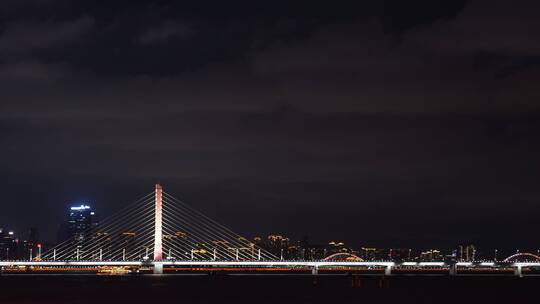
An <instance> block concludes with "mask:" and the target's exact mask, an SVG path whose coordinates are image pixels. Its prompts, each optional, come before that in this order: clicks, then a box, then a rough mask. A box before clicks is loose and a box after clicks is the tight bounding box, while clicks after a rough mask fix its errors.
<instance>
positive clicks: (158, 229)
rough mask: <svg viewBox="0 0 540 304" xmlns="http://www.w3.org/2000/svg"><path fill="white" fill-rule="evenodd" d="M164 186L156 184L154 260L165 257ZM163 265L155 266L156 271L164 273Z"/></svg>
mask: <svg viewBox="0 0 540 304" xmlns="http://www.w3.org/2000/svg"><path fill="white" fill-rule="evenodd" d="M162 198H163V188H162V187H161V185H160V184H156V188H155V208H154V213H155V219H154V262H161V260H162V259H163V201H162ZM162 272H163V268H162V267H156V266H154V273H162Z"/></svg>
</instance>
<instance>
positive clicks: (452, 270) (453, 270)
mask: <svg viewBox="0 0 540 304" xmlns="http://www.w3.org/2000/svg"><path fill="white" fill-rule="evenodd" d="M449 268H450V270H449V275H450V276H455V275H456V273H457V266H456V264H455V263H454V264H452V265H450V267H449Z"/></svg>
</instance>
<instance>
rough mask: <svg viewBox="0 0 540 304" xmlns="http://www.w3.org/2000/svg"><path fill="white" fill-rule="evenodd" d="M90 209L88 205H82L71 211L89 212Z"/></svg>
mask: <svg viewBox="0 0 540 304" xmlns="http://www.w3.org/2000/svg"><path fill="white" fill-rule="evenodd" d="M88 209H90V206H88V205H80V206H76V207H71V210H74V211H80V210H88Z"/></svg>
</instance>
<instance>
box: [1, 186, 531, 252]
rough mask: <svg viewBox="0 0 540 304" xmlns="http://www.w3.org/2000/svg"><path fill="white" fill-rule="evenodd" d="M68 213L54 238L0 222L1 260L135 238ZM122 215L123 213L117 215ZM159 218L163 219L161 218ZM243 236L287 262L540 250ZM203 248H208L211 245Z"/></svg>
mask: <svg viewBox="0 0 540 304" xmlns="http://www.w3.org/2000/svg"><path fill="white" fill-rule="evenodd" d="M156 187H158V186H156ZM156 189H157V188H156ZM159 189H161V186H159ZM156 208H157V207H156ZM124 210H125V209H124ZM127 210H129V209H127ZM67 211H68V212H67V214H66V221H65V222H62V223H59V224H58V225H57V226H58V227H59V231H58V239H57V240H56V242H51V241H50V240H46V239H44V238H39V237H38V236H39V229H37V228H36V227H31V228H30V229H29V230H28V231H29V232H28V235H25V234H22V233H17V232H15V231H13V230H11V229H5V228H4V227H2V226H1V225H0V235H1V236H2V237H1V238H0V239H2V240H3V242H2V243H1V244H0V245H1V246H0V259H9V256H10V250H11V256H12V257H13V258H17V259H25V258H26V257H28V256H29V255H30V256H32V254H34V257H35V255H36V253H37V252H38V247H39V252H40V253H41V249H42V248H43V249H44V250H49V251H50V249H51V248H54V247H56V246H57V245H58V244H61V243H64V242H66V241H69V240H71V241H70V242H74V244H81V246H83V245H84V243H85V242H87V241H88V240H93V239H94V238H96V235H110V237H113V238H116V237H121V239H122V241H121V242H126V241H127V239H126V240H123V239H124V237H123V235H130V237H132V238H134V239H135V238H137V235H139V234H140V232H137V231H138V230H137V229H135V228H131V229H127V228H126V229H124V230H122V229H120V230H118V227H117V228H116V229H117V230H116V232H114V233H113V232H112V231H110V229H109V228H107V227H110V225H105V226H104V227H101V226H100V225H99V220H98V218H97V216H96V213H95V209H94V208H93V207H92V206H91V204H89V203H81V204H80V205H79V204H75V205H71V206H70V207H68V208H67ZM147 212H150V213H152V210H147ZM197 212H198V211H197ZM116 214H118V213H116ZM120 215H122V214H121V213H120ZM108 220H110V219H109V217H107V216H105V222H107V221H108ZM156 221H157V218H156ZM160 221H161V219H160V220H159V222H160ZM193 224H197V223H193ZM157 225H161V224H157ZM111 233H112V234H111ZM179 235H181V238H182V239H189V238H191V233H190V232H188V231H187V230H183V229H180V230H177V231H169V232H168V233H165V234H164V235H163V237H162V236H161V232H160V233H159V234H156V237H157V238H158V239H159V240H161V239H162V238H163V239H164V240H167V239H169V238H171V237H172V238H177V237H178V236H179ZM244 235H246V236H250V237H248V238H247V239H246V240H248V241H249V242H250V243H251V244H252V245H254V246H256V247H257V248H265V250H268V251H269V252H270V253H272V254H273V255H274V258H277V257H280V258H279V259H281V260H283V259H284V258H285V259H286V260H287V259H292V260H322V259H325V258H327V257H329V256H332V255H334V254H337V253H347V254H350V255H351V257H359V258H362V259H363V260H366V261H369V260H381V261H385V260H391V261H448V260H449V259H450V260H455V261H459V262H474V261H498V260H499V261H500V260H503V259H505V257H507V256H508V257H509V256H513V255H514V254H520V253H521V254H527V255H528V254H531V256H533V255H535V256H540V249H535V250H531V248H523V247H520V248H517V249H510V248H506V247H505V246H497V247H496V248H478V247H477V246H476V245H475V244H473V243H471V242H467V241H462V242H456V243H455V244H447V246H445V247H440V248H434V247H433V246H430V244H424V245H423V246H421V247H414V248H413V247H411V246H409V247H395V246H394V247H392V246H379V245H380V244H365V243H362V242H358V241H353V242H351V243H345V242H343V240H342V239H340V238H334V239H332V240H326V241H323V242H321V241H320V240H319V241H313V240H312V239H310V238H309V236H308V235H305V236H303V238H301V239H294V238H290V237H288V236H287V235H283V234H280V233H276V232H275V231H274V232H273V233H268V234H267V235H262V234H257V233H255V234H254V233H250V234H244ZM25 237H26V238H25ZM10 240H11V241H10ZM216 241H219V242H221V241H220V240H219V238H214V237H212V239H209V240H208V244H207V245H209V246H212V243H213V242H216ZM9 242H13V243H12V245H9ZM160 242H161V241H160ZM207 245H203V246H207ZM160 246H161V245H160ZM83 247H84V246H83ZM159 248H161V247H159ZM203 248H204V247H203ZM131 250H138V249H131ZM155 250H158V251H159V252H161V249H157V247H156V249H155ZM207 250H208V251H211V250H210V249H207ZM154 254H155V253H154ZM169 254H170V252H169ZM192 254H193V253H192ZM208 254H210V255H211V252H208ZM214 254H215V253H214ZM192 258H193V256H192ZM251 258H253V257H251ZM159 259H160V258H159Z"/></svg>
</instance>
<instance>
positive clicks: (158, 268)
mask: <svg viewBox="0 0 540 304" xmlns="http://www.w3.org/2000/svg"><path fill="white" fill-rule="evenodd" d="M154 274H163V263H162V262H154Z"/></svg>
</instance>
